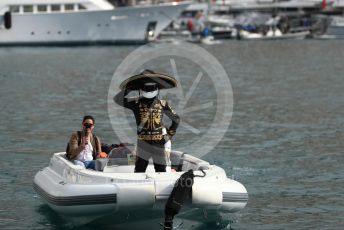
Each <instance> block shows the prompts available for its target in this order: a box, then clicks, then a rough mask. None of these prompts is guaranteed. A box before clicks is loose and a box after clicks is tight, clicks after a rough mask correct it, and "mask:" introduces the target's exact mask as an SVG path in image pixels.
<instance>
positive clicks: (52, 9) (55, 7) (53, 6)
mask: <svg viewBox="0 0 344 230" xmlns="http://www.w3.org/2000/svg"><path fill="white" fill-rule="evenodd" d="M60 10H61V6H60V5H51V11H53V12H57V11H60Z"/></svg>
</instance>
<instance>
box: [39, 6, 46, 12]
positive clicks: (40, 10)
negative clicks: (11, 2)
mask: <svg viewBox="0 0 344 230" xmlns="http://www.w3.org/2000/svg"><path fill="white" fill-rule="evenodd" d="M37 11H38V12H47V6H46V5H38V6H37Z"/></svg>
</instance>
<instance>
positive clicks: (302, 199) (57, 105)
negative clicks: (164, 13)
mask: <svg viewBox="0 0 344 230" xmlns="http://www.w3.org/2000/svg"><path fill="white" fill-rule="evenodd" d="M135 48H137V47H134V46H120V47H113V46H110V47H69V48H67V47H65V48H63V47H59V48H58V47H56V48H54V47H51V48H46V47H45V48H44V47H40V48H39V47H38V48H33V47H30V48H25V47H16V48H1V49H0V83H1V84H0V98H1V110H0V141H1V148H0V191H1V199H0V200H1V202H0V229H66V228H68V226H69V225H68V224H67V223H66V222H65V221H64V220H62V219H61V218H60V217H59V216H58V215H56V214H55V213H54V212H53V211H51V210H50V209H49V208H48V207H47V206H46V205H44V204H43V202H42V200H41V199H40V198H39V197H38V196H37V195H36V193H35V192H34V190H33V188H32V179H33V177H34V175H35V173H36V172H37V171H38V170H39V169H42V168H43V167H45V166H47V165H48V163H49V159H50V157H51V155H52V154H53V153H54V152H58V151H64V149H65V146H66V143H67V141H68V137H69V135H70V133H71V132H72V131H74V130H77V129H79V128H80V123H81V121H80V119H81V117H82V116H83V115H85V114H92V115H94V116H95V118H96V128H95V130H96V132H97V134H98V135H99V136H100V137H101V139H102V140H103V141H104V142H106V143H117V142H118V138H117V136H116V134H115V133H114V132H113V130H112V127H111V124H110V119H109V116H108V114H107V94H108V87H109V84H110V81H111V78H112V76H113V73H114V72H115V70H116V67H117V66H118V65H119V64H120V62H121V61H122V60H123V59H124V58H125V57H126V56H127V55H128V54H129V53H130V52H131V51H133V50H134V49H135ZM153 48H154V46H152V49H153ZM204 48H205V49H206V50H207V51H209V52H210V53H211V54H213V55H214V56H215V57H216V58H217V59H218V60H219V61H220V63H221V64H222V65H223V67H224V68H225V70H226V71H227V73H228V75H229V76H230V80H231V83H232V87H233V93H234V108H233V117H232V121H231V124H230V127H229V129H228V131H227V132H226V135H225V136H224V137H223V139H222V140H221V142H220V143H219V144H218V145H217V146H216V147H215V149H214V150H213V152H212V153H211V154H208V155H207V156H205V157H204V159H206V160H208V161H210V162H211V163H213V164H217V165H219V166H220V167H223V168H224V169H225V170H226V172H227V174H228V176H231V177H234V178H235V179H236V180H238V181H240V182H241V183H243V184H244V185H245V186H246V188H247V190H248V192H249V197H250V200H249V203H248V205H247V207H246V208H245V209H244V210H243V211H241V212H240V213H239V214H236V215H234V216H230V217H228V220H231V221H233V222H234V223H232V224H231V228H233V229H264V230H265V229H342V228H343V226H344V186H343V185H344V156H343V149H344V134H343V133H344V132H343V131H344V90H343V88H344V78H343V77H344V75H343V72H344V42H343V41H340V40H337V41H316V40H304V41H268V42H265V41H264V42H236V41H228V42H225V43H223V44H222V45H214V46H207V47H204ZM165 61H166V60H165V59H162V60H161V61H160V62H159V60H157V61H156V63H155V66H154V68H160V69H161V70H164V69H165V70H166V72H169V73H171V72H172V71H171V69H170V66H169V63H166V62H165ZM180 62H182V61H179V60H178V59H177V60H176V64H177V65H180V66H181V67H180V68H184V69H186V70H185V72H187V71H189V74H185V75H183V74H181V76H180V77H181V78H183V77H184V78H185V79H182V80H183V81H184V80H185V81H190V82H191V81H192V80H193V78H194V77H195V76H196V74H197V73H198V71H199V70H198V69H197V66H196V67H195V66H192V65H191V66H189V67H188V68H191V69H187V67H185V66H184V67H182V64H181V63H180ZM133 68H136V67H133ZM192 68H193V69H192ZM193 73H195V74H194V75H193ZM212 96H213V92H211V91H207V90H202V91H201V92H199V93H197V94H196V95H194V98H193V100H191V102H193V103H197V101H198V100H203V99H204V98H207V97H210V98H211V97H212ZM171 100H173V98H171ZM177 112H178V111H177ZM198 113H200V114H201V115H197V116H194V120H192V119H191V121H190V122H191V123H193V124H194V126H197V124H198V123H199V124H201V123H206V122H207V117H208V115H209V116H211V115H212V113H213V111H212V110H207V109H205V110H202V111H200V112H198ZM198 119H199V120H198ZM184 131H185V130H184ZM181 132H183V129H182V128H181ZM177 141H178V142H179V144H180V145H187V144H188V141H189V140H188V139H187V138H179V139H178V134H177V136H176V140H175V142H177ZM204 144H205V145H206V144H207V143H204ZM176 145H178V144H177V143H176ZM224 226H225V225H223V224H221V223H219V224H218V225H213V226H206V225H205V226H204V227H203V228H202V229H210V228H211V229H223V228H224ZM79 228H80V229H93V227H90V226H79ZM79 228H78V229H79ZM97 228H98V229H101V228H102V226H98V227H97ZM108 229H111V228H108Z"/></svg>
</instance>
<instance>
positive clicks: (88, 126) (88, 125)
mask: <svg viewBox="0 0 344 230" xmlns="http://www.w3.org/2000/svg"><path fill="white" fill-rule="evenodd" d="M93 125H94V124H91V123H84V126H85V127H86V128H91V127H92V126H93Z"/></svg>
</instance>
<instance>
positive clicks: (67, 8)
mask: <svg viewBox="0 0 344 230" xmlns="http://www.w3.org/2000/svg"><path fill="white" fill-rule="evenodd" d="M73 10H74V5H73V4H66V5H65V11H73Z"/></svg>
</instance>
